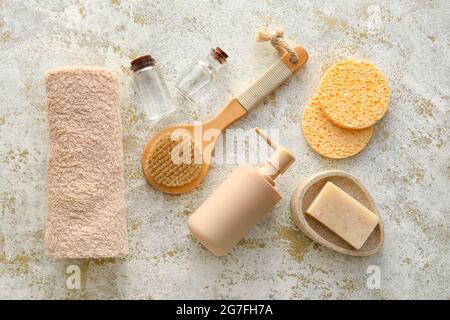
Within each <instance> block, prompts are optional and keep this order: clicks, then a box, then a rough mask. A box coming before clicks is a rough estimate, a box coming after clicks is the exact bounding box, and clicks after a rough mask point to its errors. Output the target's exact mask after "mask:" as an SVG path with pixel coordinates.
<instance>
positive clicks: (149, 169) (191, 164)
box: [141, 46, 308, 194]
mask: <svg viewBox="0 0 450 320" xmlns="http://www.w3.org/2000/svg"><path fill="white" fill-rule="evenodd" d="M292 51H293V52H292ZM292 54H294V55H295V57H296V59H292ZM307 60H308V54H307V52H306V50H305V49H303V48H302V47H299V46H297V47H294V48H292V49H291V52H287V53H285V54H283V55H282V56H281V58H280V60H279V61H278V62H276V63H275V64H273V65H272V66H271V67H270V68H269V69H268V70H267V71H266V72H265V73H264V74H262V75H261V76H260V77H259V78H258V79H256V80H255V81H254V82H253V83H252V84H251V85H250V86H249V87H248V88H247V89H246V90H245V91H244V92H243V93H242V94H240V95H239V96H237V97H236V98H233V99H231V101H230V102H228V104H227V105H226V106H225V107H224V108H223V109H222V110H221V111H220V112H219V113H218V114H217V115H216V116H215V117H213V118H212V119H210V120H208V121H206V122H204V123H202V124H201V125H192V124H185V125H176V126H172V127H167V128H164V129H162V130H161V131H160V132H158V133H157V134H155V135H154V136H153V137H152V138H151V139H150V140H149V141H148V143H147V145H146V146H145V148H144V152H143V154H142V160H141V162H142V169H143V171H144V175H145V177H146V179H147V181H148V182H149V183H150V184H151V185H152V186H153V187H154V188H156V189H157V190H160V191H162V192H165V193H170V194H182V193H185V192H188V191H190V190H192V189H194V188H195V187H197V186H198V185H199V184H200V183H201V182H202V181H203V179H204V178H205V176H206V174H207V173H208V168H209V164H210V161H211V157H212V152H213V150H214V145H215V142H216V140H217V138H218V136H219V134H220V133H221V132H222V131H223V130H224V129H225V128H227V127H228V126H229V125H230V124H232V123H233V122H235V121H236V120H238V119H240V118H241V117H243V116H244V115H245V114H247V112H249V111H250V110H252V109H253V108H254V107H256V106H257V105H258V104H259V102H260V101H261V100H262V99H264V98H265V97H266V96H267V95H269V94H270V93H271V92H273V91H274V90H275V89H277V88H278V87H279V86H280V85H281V84H282V83H283V82H284V81H285V80H287V79H288V78H289V77H290V76H291V75H293V74H294V73H296V72H297V71H298V70H299V69H300V68H301V67H302V66H303V65H304V64H305V62H306V61H307ZM178 153H179V154H180V158H182V159H181V160H180V161H173V159H174V157H178Z"/></svg>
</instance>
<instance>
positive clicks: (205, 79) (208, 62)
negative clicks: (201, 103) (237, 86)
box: [176, 47, 228, 104]
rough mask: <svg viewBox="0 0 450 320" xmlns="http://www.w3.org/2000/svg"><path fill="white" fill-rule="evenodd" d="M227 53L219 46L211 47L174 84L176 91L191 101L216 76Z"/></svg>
mask: <svg viewBox="0 0 450 320" xmlns="http://www.w3.org/2000/svg"><path fill="white" fill-rule="evenodd" d="M227 58H228V55H227V54H226V53H225V51H223V50H222V49H221V48H219V47H216V48H215V49H211V52H210V53H209V54H208V56H207V57H206V58H205V59H203V60H198V61H197V62H196V63H195V64H194V65H193V66H192V67H191V68H190V69H189V71H188V72H187V73H186V74H185V75H184V76H183V77H182V78H181V80H180V81H179V82H178V83H177V84H176V88H177V90H178V92H179V93H180V94H181V95H182V96H183V97H184V98H186V99H187V100H188V101H190V102H192V103H194V104H195V103H196V101H195V100H196V99H195V97H194V96H195V95H196V94H197V93H198V92H199V90H200V89H202V88H203V87H205V86H206V85H207V84H208V83H210V82H211V81H214V80H215V79H217V77H218V72H219V70H220V69H221V68H222V67H223V65H224V64H225V62H226V61H227Z"/></svg>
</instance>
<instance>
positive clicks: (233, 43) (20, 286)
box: [0, 0, 450, 299]
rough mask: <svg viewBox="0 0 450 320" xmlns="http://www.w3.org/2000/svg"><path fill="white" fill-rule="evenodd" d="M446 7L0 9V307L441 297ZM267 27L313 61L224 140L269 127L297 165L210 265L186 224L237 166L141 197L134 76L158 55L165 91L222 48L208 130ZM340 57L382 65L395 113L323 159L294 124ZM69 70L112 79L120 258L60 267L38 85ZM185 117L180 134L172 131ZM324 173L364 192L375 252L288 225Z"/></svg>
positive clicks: (291, 4) (447, 238)
mask: <svg viewBox="0 0 450 320" xmlns="http://www.w3.org/2000/svg"><path fill="white" fill-rule="evenodd" d="M193 3H195V5H194V4H193ZM449 11H450V8H449V2H448V1H445V0H442V1H425V0H424V1H345V2H341V1H334V2H331V1H283V0H277V1H271V0H267V1H245V2H244V1H226V0H216V1H212V0H211V1H195V2H192V1H137V0H135V1H124V0H115V1H114V0H113V1H106V0H105V1H12V0H0V65H1V66H2V72H1V74H0V96H1V97H2V99H1V100H0V214H1V215H0V298H94V299H95V298H136V299H147V298H150V299H162V298H256V299H260V298H274V299H282V298H292V299H307V298H337V299H341V298H376V299H382V298H440V299H449V298H450V293H449V290H448V287H449V286H450V273H449V267H448V265H449V262H450V261H449V260H450V259H449V258H450V250H449V249H450V247H449V243H450V230H449V219H450V202H449V179H450V167H449V160H450V152H449V146H448V129H449V121H450V117H449V79H450V72H449V65H450V64H449V56H450V50H449V29H450V28H449V22H448V15H449ZM277 26H283V27H284V28H285V30H286V36H287V38H288V40H289V41H291V42H297V43H300V44H302V45H303V46H304V47H305V48H307V49H308V52H309V54H310V61H309V62H308V64H307V65H306V67H305V68H304V69H303V70H302V71H301V73H300V74H299V75H298V76H296V77H295V78H293V79H292V80H291V81H289V82H288V83H286V84H285V85H283V86H282V87H281V88H280V89H279V90H278V91H277V92H276V94H273V95H271V96H270V97H269V98H268V99H267V100H266V101H265V102H264V103H263V105H261V106H260V107H259V109H258V110H257V111H256V112H254V113H252V114H250V115H249V116H248V117H246V118H245V119H243V120H242V121H240V122H239V123H238V124H236V127H239V128H243V129H251V128H253V127H255V126H259V127H261V128H264V129H279V130H280V140H281V141H280V142H281V143H282V144H284V145H285V146H286V147H288V148H289V149H290V150H292V151H293V152H294V153H295V155H296V157H297V161H296V163H295V164H294V165H293V166H292V167H291V168H290V169H289V171H288V173H287V174H286V175H285V176H282V177H280V178H279V179H278V181H277V183H278V185H277V188H278V190H279V191H280V193H282V194H283V196H284V197H283V200H282V201H281V202H280V203H279V204H278V205H277V206H276V208H275V209H274V210H273V211H272V212H271V213H270V214H269V215H268V216H267V217H266V218H264V219H263V221H261V223H259V224H258V225H257V226H256V227H255V228H254V229H253V230H252V231H251V232H250V234H249V235H248V236H247V237H246V238H245V240H243V241H242V242H241V243H240V244H239V245H238V246H237V247H236V249H235V250H234V251H233V253H232V254H230V255H228V256H226V257H224V258H220V259H219V258H215V257H214V256H212V255H211V254H209V253H208V252H207V251H205V250H204V249H203V248H202V247H201V246H200V245H199V244H198V243H197V242H196V241H195V240H194V239H193V238H192V237H191V236H190V235H189V233H188V230H187V228H186V220H187V218H188V216H189V214H190V213H192V212H193V211H194V210H195V209H196V208H197V207H198V206H199V205H200V204H201V203H202V201H203V200H205V199H206V198H207V196H208V195H209V194H210V193H211V191H212V190H213V189H214V187H215V186H217V185H218V184H219V183H220V182H221V181H222V180H223V179H224V178H225V177H226V176H227V175H228V174H229V173H230V172H231V170H232V169H233V168H234V167H235V165H216V166H215V167H214V168H213V170H211V172H210V173H209V175H208V176H207V178H206V180H205V181H204V183H203V184H202V185H201V187H200V188H198V189H197V190H195V191H194V192H192V193H189V194H186V195H182V196H166V195H162V194H161V193H159V192H156V191H155V190H153V189H152V188H150V187H149V186H147V184H146V183H145V181H144V179H143V177H142V173H141V170H140V164H139V158H140V154H141V151H142V148H143V146H144V144H145V141H146V140H147V138H148V137H149V136H150V135H151V133H152V132H153V131H155V130H157V128H158V127H159V126H161V125H162V124H161V123H160V124H157V125H155V126H151V125H150V124H148V123H147V122H146V121H145V120H144V118H143V117H142V115H141V111H140V108H141V107H142V105H140V104H139V103H138V101H137V100H136V97H135V94H134V92H133V88H132V85H131V82H130V75H131V74H130V71H129V69H128V64H129V61H130V59H131V58H132V57H135V56H136V55H138V54H143V53H147V52H150V53H152V55H154V56H155V57H156V58H157V59H158V62H159V64H160V66H161V67H162V69H163V72H164V74H165V76H166V78H167V79H168V82H169V85H170V87H171V88H173V79H176V78H177V77H178V75H179V74H180V73H182V72H183V71H184V70H185V69H186V67H187V65H189V64H190V63H191V62H192V60H193V59H194V58H196V57H202V56H204V55H205V54H206V53H207V52H208V50H209V49H210V48H211V47H212V46H216V45H219V46H221V47H222V48H224V49H225V51H227V52H228V53H229V54H230V59H229V64H228V66H227V68H226V70H224V73H223V76H222V78H221V80H220V81H219V82H218V83H216V84H215V85H214V86H212V87H211V89H210V91H209V92H208V95H207V96H206V97H205V99H203V101H202V103H201V104H202V108H201V109H200V110H199V115H198V118H199V119H206V118H207V117H208V116H210V115H212V114H214V113H215V112H216V111H217V110H218V109H219V108H220V107H221V106H222V105H223V104H224V103H225V102H226V100H227V99H229V98H230V97H232V95H233V94H236V93H239V91H240V90H241V89H242V88H243V86H245V85H246V84H247V83H249V81H251V80H252V79H254V78H255V77H256V76H257V75H258V74H260V73H261V72H262V71H263V70H264V69H265V68H267V67H268V66H269V65H270V64H271V63H273V62H274V61H275V60H276V59H277V55H276V52H275V50H273V49H272V48H271V47H270V45H269V44H259V43H256V42H255V40H254V34H255V32H256V31H257V30H258V29H259V28H260V27H268V28H269V29H271V28H274V27H277ZM345 58H365V59H367V60H369V61H370V62H372V63H374V64H375V65H376V66H378V67H379V68H380V69H381V70H382V71H383V73H384V74H385V75H386V77H387V78H388V80H389V84H390V87H391V90H392V100H391V104H390V108H389V111H388V113H387V114H386V116H385V117H384V119H383V120H382V121H381V122H380V123H378V124H377V125H376V130H375V134H374V137H373V139H372V141H371V142H370V144H369V145H368V147H367V148H366V149H365V150H364V151H363V152H362V153H361V154H359V155H357V156H355V157H353V158H350V159H346V160H342V161H333V160H327V159H325V158H322V157H320V156H318V155H316V154H315V153H314V152H313V151H312V150H311V149H310V148H309V147H308V146H307V144H306V142H305V141H304V139H303V137H302V135H301V133H300V118H301V113H302V110H303V107H304V106H305V104H306V103H307V101H308V100H309V99H310V98H311V97H312V95H313V94H314V92H315V90H316V88H317V85H318V81H319V79H320V77H321V76H322V74H323V72H324V71H325V70H326V69H327V68H328V67H330V66H331V65H333V64H334V63H336V62H338V61H339V60H341V59H345ZM64 65H98V66H104V67H107V68H111V69H113V70H115V71H116V72H117V74H118V76H119V78H120V81H121V84H122V97H123V98H122V109H123V123H124V137H123V139H124V148H125V149H124V151H125V165H126V173H125V174H126V202H127V207H128V208H127V214H128V231H129V245H130V254H129V256H128V257H127V258H126V259H120V260H100V261H94V260H91V261H90V260H85V261H54V260H52V259H49V258H48V257H46V256H45V254H44V228H45V214H46V209H47V200H46V193H47V184H46V181H47V180H46V158H47V148H48V133H47V106H46V99H45V90H44V83H43V77H44V75H45V73H46V71H47V70H48V69H50V68H53V67H58V66H64ZM182 108H184V107H182ZM175 118H176V117H175ZM180 120H184V121H188V119H186V117H184V116H182V115H179V116H178V118H176V119H167V121H172V122H178V121H180ZM327 169H343V170H348V171H349V172H351V173H353V174H354V175H356V176H357V177H358V178H360V180H362V181H363V182H364V183H365V184H366V186H367V187H368V189H369V190H370V191H371V192H372V194H373V196H374V198H375V199H376V201H377V203H378V206H379V209H380V213H381V216H382V219H383V221H384V223H385V230H386V239H385V246H384V248H383V249H382V251H381V252H380V253H379V254H378V255H376V256H373V257H368V258H352V257H346V256H342V255H339V254H337V253H334V252H331V251H329V250H327V249H325V248H322V247H320V246H318V245H316V244H314V243H312V242H311V241H309V240H308V239H306V238H304V237H303V236H302V235H301V234H300V233H299V232H298V231H297V230H296V228H295V227H294V226H293V224H292V221H291V218H290V213H289V198H290V194H291V192H292V191H293V190H294V188H295V187H296V186H297V185H298V183H299V182H300V181H301V180H302V179H303V178H306V177H308V176H310V175H312V174H314V173H317V172H319V171H322V170H327ZM72 264H77V265H79V266H80V268H81V280H82V281H81V289H80V290H69V289H68V288H67V287H66V279H67V275H66V268H67V266H69V265H72ZM369 265H378V266H379V267H380V268H381V289H379V290H369V289H368V288H367V287H366V279H367V276H368V275H367V274H366V269H367V267H368V266H369Z"/></svg>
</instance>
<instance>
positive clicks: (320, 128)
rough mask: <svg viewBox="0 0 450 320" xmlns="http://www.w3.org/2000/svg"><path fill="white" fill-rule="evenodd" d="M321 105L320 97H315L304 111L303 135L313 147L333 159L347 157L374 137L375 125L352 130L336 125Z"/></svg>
mask: <svg viewBox="0 0 450 320" xmlns="http://www.w3.org/2000/svg"><path fill="white" fill-rule="evenodd" d="M319 105H320V103H319V99H318V98H317V97H313V98H312V99H311V101H310V102H309V104H308V105H307V106H306V108H305V110H304V111H303V120H302V128H303V135H304V136H305V139H306V141H307V142H308V144H309V145H310V146H311V148H313V149H314V150H315V151H316V152H317V153H319V154H321V155H323V156H325V157H328V158H333V159H343V158H347V157H350V156H353V155H355V154H357V153H358V152H360V151H361V150H362V149H364V147H365V146H366V145H367V143H368V142H369V140H370V138H371V137H372V133H373V127H369V128H366V129H361V130H352V129H345V128H341V127H339V126H336V125H335V124H333V123H332V122H331V121H330V120H328V118H327V117H326V116H325V114H324V113H323V111H322V110H321V109H320V107H319Z"/></svg>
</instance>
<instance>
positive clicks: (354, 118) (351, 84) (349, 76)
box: [315, 60, 389, 129]
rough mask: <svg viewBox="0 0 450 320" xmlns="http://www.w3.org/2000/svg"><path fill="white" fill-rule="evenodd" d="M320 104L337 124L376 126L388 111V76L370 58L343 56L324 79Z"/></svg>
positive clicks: (319, 93)
mask: <svg viewBox="0 0 450 320" xmlns="http://www.w3.org/2000/svg"><path fill="white" fill-rule="evenodd" d="M315 100H316V104H317V105H318V106H319V107H320V108H321V109H322V111H323V112H324V113H325V115H326V116H327V118H328V119H329V120H330V121H332V122H333V123H334V124H336V125H338V126H340V127H343V128H347V129H364V128H368V127H371V126H373V125H374V124H375V123H376V122H377V121H378V120H380V119H381V118H382V117H383V115H384V113H385V112H386V110H387V108H388V104H389V88H388V85H387V81H386V79H385V78H384V77H383V75H382V74H381V72H380V70H378V69H377V68H376V67H375V66H374V65H372V64H370V63H369V62H367V61H364V60H362V61H353V60H343V61H341V62H339V63H337V64H335V65H334V66H333V67H331V68H330V69H328V71H327V72H326V73H325V75H324V76H323V77H322V80H321V81H320V87H319V90H318V92H317V94H316V98H315Z"/></svg>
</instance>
